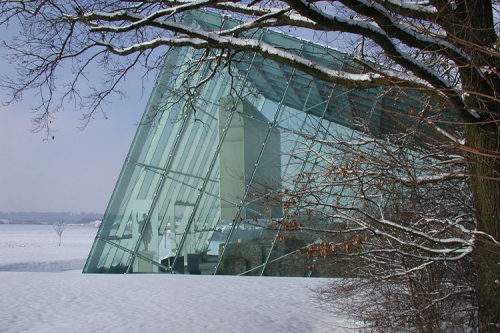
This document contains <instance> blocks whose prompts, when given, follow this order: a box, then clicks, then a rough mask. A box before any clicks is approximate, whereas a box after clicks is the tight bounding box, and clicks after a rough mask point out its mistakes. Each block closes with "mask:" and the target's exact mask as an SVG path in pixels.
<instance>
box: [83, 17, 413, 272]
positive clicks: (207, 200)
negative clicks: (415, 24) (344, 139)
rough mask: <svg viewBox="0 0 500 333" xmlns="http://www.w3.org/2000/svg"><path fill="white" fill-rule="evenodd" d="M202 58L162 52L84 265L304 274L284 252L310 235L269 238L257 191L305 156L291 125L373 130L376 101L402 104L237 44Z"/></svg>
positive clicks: (275, 187) (205, 20)
mask: <svg viewBox="0 0 500 333" xmlns="http://www.w3.org/2000/svg"><path fill="white" fill-rule="evenodd" d="M184 20H186V21H188V22H190V23H191V24H192V25H193V26H195V27H198V28H202V29H205V30H214V29H225V28H230V27H232V26H234V25H236V24H237V22H236V21H233V20H231V19H228V18H227V17H223V16H219V15H216V14H213V13H209V12H198V13H197V14H196V15H192V16H186V17H185V18H184ZM252 33H253V34H258V36H259V37H260V39H261V40H263V41H265V42H267V43H269V44H272V45H275V46H277V47H283V48H287V49H288V50H294V52H296V53H297V54H300V55H301V56H302V57H305V58H309V59H312V60H314V61H316V62H319V63H321V64H323V65H324V66H327V67H330V68H333V69H335V68H337V69H340V68H342V69H343V70H351V71H353V72H355V71H358V70H357V69H356V66H355V65H354V63H353V62H352V61H351V60H350V58H349V56H347V55H346V54H343V53H340V52H338V51H335V50H333V49H331V48H327V47H324V46H321V45H318V44H314V43H311V42H307V41H305V40H302V39H299V38H296V37H292V36H288V35H285V34H282V33H280V32H276V31H270V30H257V31H254V32H252ZM214 55H215V54H214ZM204 57H206V52H205V51H204V50H195V49H191V48H180V49H172V50H170V51H169V52H168V54H167V56H166V59H165V64H164V67H163V69H162V72H161V74H160V75H159V78H158V81H157V83H156V85H155V87H154V89H153V92H152V94H151V97H150V100H149V103H148V105H147V108H146V110H145V112H144V115H143V118H142V120H141V123H140V125H139V126H138V129H137V133H136V135H135V138H134V141H133V142H132V145H131V148H130V151H129V153H128V155H127V157H126V159H125V163H124V166H123V168H122V171H121V173H120V176H119V179H118V182H117V184H116V187H115V190H114V192H113V195H112V197H111V200H110V202H109V205H108V207H107V210H106V213H105V215H104V218H103V221H102V223H101V226H100V229H99V231H98V233H97V236H96V239H95V241H94V244H93V246H92V249H91V252H90V254H89V257H88V259H87V262H86V265H85V268H84V272H85V273H160V272H171V273H185V274H239V275H289V276H307V275H308V274H310V271H309V270H308V269H307V266H308V263H307V261H304V260H298V259H296V258H295V256H294V255H293V254H295V253H296V250H297V249H298V248H300V247H302V246H304V245H305V243H304V242H306V241H311V239H307V237H305V238H303V241H302V242H301V241H300V239H301V238H300V237H299V238H298V240H295V241H286V242H281V241H277V238H278V233H279V231H280V230H279V228H278V227H276V223H275V221H276V220H277V219H279V218H281V217H282V214H283V210H282V207H281V206H280V203H279V201H277V200H276V199H275V198H274V197H273V196H272V195H270V194H269V193H271V192H275V191H279V190H280V189H281V188H283V187H285V186H288V187H289V186H293V185H291V184H289V179H292V178H293V175H297V174H299V173H302V172H304V171H307V170H311V169H312V168H315V167H316V166H317V164H318V163H317V161H315V160H312V159H311V157H310V153H308V152H304V153H300V152H297V149H296V147H297V143H298V142H300V141H301V140H304V136H303V135H302V134H303V133H308V135H312V136H315V135H318V133H320V129H333V128H335V130H337V131H343V132H352V133H355V131H356V130H358V128H357V125H355V121H353V120H354V119H355V118H356V117H362V118H364V119H368V125H369V127H370V130H371V131H372V132H373V133H380V134H382V133H385V132H388V131H390V130H391V128H390V126H391V124H392V123H394V122H393V121H388V119H385V118H384V117H387V113H386V112H384V110H387V109H391V110H398V111H401V112H402V111H403V110H406V109H407V108H408V105H406V104H404V103H403V102H401V101H399V100H398V99H397V98H395V96H394V95H392V94H391V93H389V92H388V93H385V94H380V91H379V90H377V89H375V88H374V89H364V90H355V89H349V88H346V87H343V86H340V85H335V84H331V83H326V82H321V81H318V80H317V79H314V78H313V77H310V76H309V75H306V74H304V73H302V72H299V71H297V70H295V69H293V68H290V67H287V66H283V65H281V64H278V63H275V62H273V61H271V60H268V59H264V58H262V57H261V56H259V55H257V54H253V53H238V54H236V55H235V58H234V60H233V61H232V65H231V67H229V68H227V67H226V68H220V67H217V60H216V59H215V60H214V61H213V62H212V63H210V62H206V61H204V62H202V61H201V60H202V59H203V58H204ZM349 66H352V68H350V69H349ZM405 103H408V101H405ZM316 148H317V149H321V147H316ZM291 152H294V153H293V154H291ZM313 241H314V240H313Z"/></svg>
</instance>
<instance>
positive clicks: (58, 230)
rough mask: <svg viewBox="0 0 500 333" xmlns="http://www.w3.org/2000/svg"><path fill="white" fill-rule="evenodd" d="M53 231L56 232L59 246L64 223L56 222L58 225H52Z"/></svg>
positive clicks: (64, 226) (64, 227)
mask: <svg viewBox="0 0 500 333" xmlns="http://www.w3.org/2000/svg"><path fill="white" fill-rule="evenodd" d="M53 225H54V230H55V231H56V234H57V236H59V246H61V237H62V233H63V232H64V230H66V223H64V222H62V221H61V222H58V223H54V224H53Z"/></svg>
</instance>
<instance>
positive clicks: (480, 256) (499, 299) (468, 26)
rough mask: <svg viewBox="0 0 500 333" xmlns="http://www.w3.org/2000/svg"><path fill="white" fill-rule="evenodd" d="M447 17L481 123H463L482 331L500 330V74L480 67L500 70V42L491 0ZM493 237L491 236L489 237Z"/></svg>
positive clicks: (471, 0) (467, 0) (460, 7)
mask: <svg viewBox="0 0 500 333" xmlns="http://www.w3.org/2000/svg"><path fill="white" fill-rule="evenodd" d="M455 3H456V4H457V7H456V9H453V10H452V9H451V8H452V7H448V8H450V10H451V11H450V12H449V14H450V15H449V16H448V17H450V18H451V19H445V21H446V23H447V27H448V29H449V32H450V35H452V36H454V38H455V43H456V44H457V45H458V46H459V47H460V48H462V49H463V50H464V51H466V53H467V54H468V55H469V61H470V62H468V63H463V64H458V65H459V66H460V76H461V81H462V88H463V90H464V91H466V92H470V94H469V97H468V98H467V99H466V103H467V105H468V107H469V108H470V109H473V110H477V111H478V112H479V113H480V114H481V119H478V121H477V123H470V122H467V120H466V123H465V136H466V142H467V146H468V147H470V148H472V149H471V150H472V151H469V152H467V153H466V156H467V162H468V166H469V171H470V174H471V182H472V186H473V193H474V208H475V214H476V221H477V230H478V231H480V232H483V233H484V234H485V235H478V237H476V241H475V247H474V253H473V259H474V266H475V268H476V272H477V300H478V306H479V331H480V332H498V331H499V330H500V246H499V245H498V244H495V240H496V241H498V240H500V153H499V152H500V130H499V125H500V115H499V110H500V105H499V103H498V99H497V98H496V96H498V91H499V90H498V89H497V88H498V87H499V86H500V84H499V83H500V82H499V78H498V73H495V74H497V75H491V76H489V77H484V76H483V75H481V74H480V73H479V71H478V70H477V69H478V68H482V67H486V66H487V67H490V68H494V69H497V70H498V69H499V66H498V64H497V61H496V58H495V57H490V56H489V55H488V54H487V53H486V52H485V50H488V49H489V48H490V47H492V46H493V45H494V44H495V43H496V34H495V31H494V26H493V10H492V9H493V8H492V3H491V0H458V1H456V2H455ZM486 235H490V236H491V237H492V238H493V239H492V238H490V237H488V236H486Z"/></svg>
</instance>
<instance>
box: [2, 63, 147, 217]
mask: <svg viewBox="0 0 500 333" xmlns="http://www.w3.org/2000/svg"><path fill="white" fill-rule="evenodd" d="M8 66H9V64H8V63H6V62H5V60H3V59H0V74H5V73H9V72H10V68H9V67H8ZM127 84H128V86H127V87H126V90H127V94H128V95H129V96H128V98H127V99H125V100H118V99H116V100H113V101H112V103H110V104H108V105H107V106H106V112H107V115H108V119H107V120H105V119H104V118H103V117H101V116H98V117H96V119H94V120H93V121H92V122H91V123H90V124H89V125H88V127H87V128H86V129H85V130H83V131H80V130H79V128H78V127H80V126H81V125H82V122H81V121H80V117H81V114H78V113H77V112H75V111H72V110H70V109H67V110H65V111H64V112H60V113H58V114H57V115H56V118H57V119H56V121H55V125H54V128H55V129H56V130H57V132H55V140H50V141H45V140H44V139H45V133H43V132H42V133H37V134H33V133H31V132H30V129H31V127H32V126H31V119H32V117H33V114H31V109H30V105H32V104H34V98H36V97H34V96H31V97H30V96H28V97H26V98H25V100H24V101H23V102H21V103H15V104H13V105H11V106H8V107H0V142H1V144H0V211H3V212H7V211H38V212H60V211H64V212H66V211H70V212H82V211H84V212H99V213H103V212H104V210H105V208H106V205H107V203H108V201H109V198H110V196H111V193H112V191H113V188H114V185H115V182H116V180H117V178H118V174H119V172H120V169H121V167H122V164H123V161H124V160H125V156H126V154H127V152H128V148H129V146H130V143H131V142H132V139H133V136H134V134H135V130H136V124H137V122H138V121H139V120H140V117H141V115H142V112H143V111H144V107H145V105H146V103H147V99H148V98H149V94H150V91H151V83H149V87H146V89H145V91H144V95H142V88H141V84H142V83H141V81H140V80H137V81H134V80H128V81H127ZM6 98H7V94H6V91H3V90H0V101H1V102H4V101H5V100H6Z"/></svg>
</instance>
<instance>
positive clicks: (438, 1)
mask: <svg viewBox="0 0 500 333" xmlns="http://www.w3.org/2000/svg"><path fill="white" fill-rule="evenodd" d="M496 5H497V4H496V1H490V0H453V1H452V0H427V1H426V0H424V1H412V0H408V1H405V0H334V1H330V2H320V1H298V0H287V1H272V2H267V1H250V2H248V3H242V2H234V1H210V0H208V1H190V0H184V1H165V0H161V1H160V0H158V1H155V0H151V1H84V0H81V1H56V0H53V1H17V0H16V1H14V0H13V1H2V3H1V4H0V13H1V14H0V15H1V16H0V23H1V24H3V25H8V24H11V23H12V24H14V22H15V24H18V25H19V26H20V28H21V29H20V34H19V36H18V38H17V39H15V40H14V41H13V42H12V43H9V44H7V45H6V46H7V48H9V49H10V50H11V51H12V52H13V54H14V55H13V57H12V58H11V60H12V61H13V63H15V64H17V65H16V66H17V69H18V73H19V76H18V77H17V78H15V79H13V80H11V81H8V80H7V81H4V85H6V86H8V87H10V88H11V89H12V94H13V95H12V96H13V99H14V100H15V99H18V98H21V95H22V93H24V92H26V91H28V90H31V89H34V90H35V91H36V93H37V94H39V96H40V97H41V99H40V100H41V103H40V105H39V106H38V111H39V113H38V116H37V118H36V119H35V121H36V124H37V125H38V126H40V127H41V128H45V129H48V130H50V126H51V125H50V124H51V121H52V113H53V112H54V111H57V110H58V109H59V108H61V107H62V106H63V105H64V101H67V100H71V99H74V100H76V104H78V105H81V106H82V107H83V108H84V109H85V110H86V113H85V117H86V119H87V120H88V119H90V118H91V117H92V115H93V114H94V113H95V112H99V111H100V110H102V103H103V102H104V101H105V100H106V98H107V97H108V96H109V95H110V94H113V93H117V92H118V87H119V83H120V82H121V81H122V80H123V79H124V78H125V76H126V75H127V73H128V72H129V71H130V70H131V69H132V68H135V67H142V68H144V69H146V70H151V69H155V68H156V67H157V66H158V65H159V64H161V60H162V51H161V50H162V49H165V48H164V47H174V48H175V47H184V46H190V47H194V48H198V49H206V50H211V52H209V53H207V55H210V56H207V57H205V58H204V59H205V60H206V61H211V62H213V64H214V66H213V67H214V69H215V68H217V67H218V66H226V65H229V64H230V63H231V61H232V60H233V59H234V58H233V56H234V54H235V53H236V52H256V53H258V54H260V55H262V56H263V57H265V58H268V59H272V60H274V61H277V62H280V63H282V64H285V65H288V66H291V67H294V68H296V69H297V70H300V71H303V72H305V73H308V74H310V75H311V76H313V77H315V78H317V79H320V80H323V81H325V82H333V83H338V84H342V85H345V86H349V87H353V88H359V89H362V88H366V87H374V86H384V87H388V88H393V87H397V88H412V89H416V90H419V91H420V92H422V93H424V94H427V95H428V96H429V97H430V98H432V100H433V101H434V102H435V103H439V104H440V105H442V106H443V107H445V108H449V109H452V110H453V111H454V112H455V114H456V116H457V117H458V118H459V119H460V121H461V123H462V125H463V126H464V129H465V131H464V133H465V138H464V140H461V139H460V138H457V137H454V136H453V135H448V134H444V135H445V136H447V137H448V139H449V140H450V141H452V142H454V145H455V147H456V148H457V149H459V150H460V151H461V152H462V154H461V155H462V156H463V160H464V163H465V165H466V166H467V171H466V174H468V175H470V183H471V184H472V201H473V207H474V217H475V223H476V227H475V228H470V229H469V231H468V232H469V234H470V235H473V236H474V246H473V250H472V256H473V258H474V266H475V267H476V271H477V274H478V284H477V290H476V291H477V295H478V304H479V322H480V330H481V331H484V332H488V331H493V330H496V329H497V327H498V325H500V319H499V318H500V304H499V302H500V286H499V283H498V281H500V265H499V241H498V240H499V239H500V180H499V179H500V154H499V149H500V148H499V147H500V133H499V119H500V114H499V111H498V110H500V107H499V100H498V86H499V79H500V77H499V74H500V73H499V61H498V60H499V55H500V53H499V49H498V46H499V44H498V42H497V39H498V26H497V24H498V20H497V17H498V15H496V16H495V15H494V10H495V9H496ZM201 8H205V9H209V10H215V11H218V12H221V13H224V14H229V15H232V16H233V17H238V18H239V19H241V20H242V21H241V23H240V24H238V25H236V26H231V27H227V28H225V27H220V28H219V29H217V30H215V31H210V32H208V31H205V30H203V29H197V28H193V26H191V25H189V24H186V23H185V22H183V21H182V20H180V17H181V15H183V14H185V13H189V12H192V11H196V10H199V9H201ZM266 27H271V28H274V29H285V30H293V29H296V28H299V29H303V31H313V32H315V33H317V34H319V38H320V39H322V40H325V41H327V40H333V39H334V40H336V41H338V38H339V37H345V40H351V41H352V43H347V42H346V43H344V44H342V46H343V47H345V49H346V51H349V52H351V53H354V54H357V55H358V57H357V58H356V61H355V63H356V65H354V64H352V63H349V64H346V66H345V67H344V68H343V69H341V70H332V69H331V68H329V67H328V66H325V64H324V63H319V62H316V61H315V60H311V59H306V58H304V57H302V56H301V55H300V54H297V52H296V50H294V49H283V48H277V47H275V46H273V45H270V44H269V43H266V42H265V41H262V40H259V39H258V37H256V35H255V34H253V33H252V31H254V30H252V29H256V28H266ZM155 50H160V51H159V52H156V51H155ZM120 57H121V59H122V60H117V58H120ZM374 62H375V63H383V64H384V67H381V66H374V65H373V63H374ZM64 64H70V66H72V68H73V73H74V77H73V80H71V81H70V82H68V83H67V85H66V86H65V87H66V89H65V90H64V91H62V92H60V93H59V95H56V94H55V88H56V86H58V85H57V84H56V76H57V73H58V71H59V70H60V67H61V66H63V65H64ZM94 66H99V67H100V68H102V69H103V74H104V75H103V81H102V82H101V83H99V85H97V86H96V87H94V88H91V91H90V94H88V96H87V97H88V98H85V97H84V96H83V92H82V91H81V90H79V87H80V86H79V84H81V83H82V81H83V83H84V84H85V85H86V84H87V82H86V80H87V75H88V72H89V71H91V70H92V69H93V68H95V67H94ZM56 98H60V100H56ZM423 119H424V120H426V121H427V123H428V125H429V126H430V127H431V128H432V129H433V131H435V132H439V133H445V131H444V130H443V128H442V127H443V126H442V125H443V124H444V123H446V122H447V121H448V120H447V119H446V118H444V117H442V116H439V115H437V117H432V116H431V117H427V116H426V115H424V116H423ZM401 180H405V179H399V181H400V183H401ZM415 180H419V179H418V178H417V179H413V181H415ZM415 184H420V182H419V181H417V182H416V183H415ZM375 207H376V205H375ZM377 209H379V210H380V208H377ZM403 230H405V232H406V231H407V230H406V229H404V228H403V229H402V231H403ZM410 235H411V232H410ZM408 237H410V236H408Z"/></svg>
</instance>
